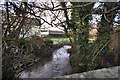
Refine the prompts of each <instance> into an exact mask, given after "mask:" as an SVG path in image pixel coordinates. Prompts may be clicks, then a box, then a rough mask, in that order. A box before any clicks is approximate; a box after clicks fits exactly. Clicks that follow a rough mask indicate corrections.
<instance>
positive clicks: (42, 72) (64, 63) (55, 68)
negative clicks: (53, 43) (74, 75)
mask: <svg viewBox="0 0 120 80" xmlns="http://www.w3.org/2000/svg"><path fill="white" fill-rule="evenodd" d="M69 48H71V46H67V45H65V46H63V47H62V48H59V49H57V50H56V51H55V52H54V53H53V57H52V61H49V62H47V63H45V64H44V65H43V66H40V67H37V68H36V69H33V70H31V71H23V72H21V73H20V76H19V77H20V78H51V77H56V76H61V75H65V74H69V73H70V72H71V70H72V69H71V66H70V63H69V53H68V52H67V49H69Z"/></svg>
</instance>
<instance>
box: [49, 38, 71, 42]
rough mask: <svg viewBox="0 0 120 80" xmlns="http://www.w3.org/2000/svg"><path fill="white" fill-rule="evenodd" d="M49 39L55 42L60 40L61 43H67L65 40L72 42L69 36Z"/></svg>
mask: <svg viewBox="0 0 120 80" xmlns="http://www.w3.org/2000/svg"><path fill="white" fill-rule="evenodd" d="M47 40H50V41H53V42H54V41H55V42H59V43H65V42H70V40H69V38H47Z"/></svg>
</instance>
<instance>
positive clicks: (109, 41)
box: [92, 40, 111, 61]
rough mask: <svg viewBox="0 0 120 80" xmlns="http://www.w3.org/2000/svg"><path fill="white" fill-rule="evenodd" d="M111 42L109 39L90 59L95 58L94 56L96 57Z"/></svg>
mask: <svg viewBox="0 0 120 80" xmlns="http://www.w3.org/2000/svg"><path fill="white" fill-rule="evenodd" d="M110 42H111V40H109V41H108V42H107V43H106V44H105V45H104V46H103V47H102V48H101V49H100V50H99V51H98V52H97V54H96V55H95V56H94V58H93V59H92V61H94V60H95V58H96V57H97V55H98V54H99V53H100V52H101V51H102V50H103V49H104V48H105V47H106V46H107V45H108V44H109V43H110Z"/></svg>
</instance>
